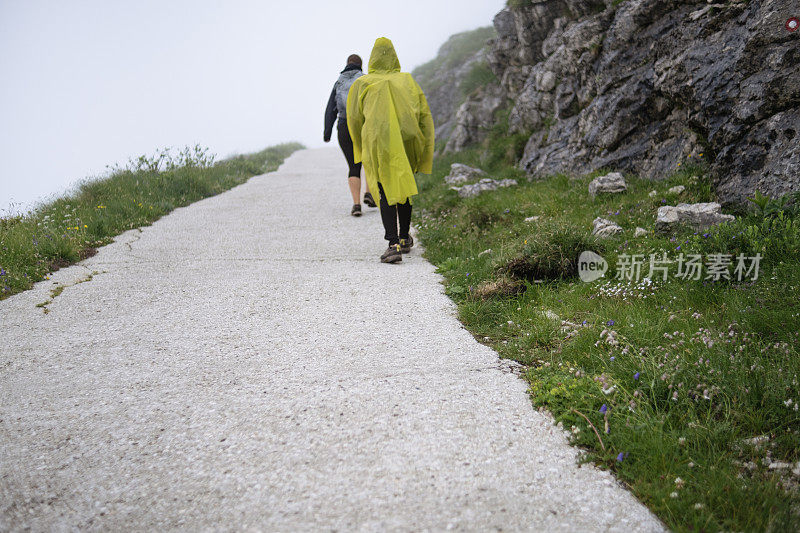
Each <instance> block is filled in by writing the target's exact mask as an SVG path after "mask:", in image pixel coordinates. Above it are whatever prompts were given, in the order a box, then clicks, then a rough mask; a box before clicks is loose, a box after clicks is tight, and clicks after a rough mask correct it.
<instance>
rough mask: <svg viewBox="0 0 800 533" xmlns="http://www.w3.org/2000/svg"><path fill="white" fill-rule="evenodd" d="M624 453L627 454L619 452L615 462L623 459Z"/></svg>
mask: <svg viewBox="0 0 800 533" xmlns="http://www.w3.org/2000/svg"><path fill="white" fill-rule="evenodd" d="M626 455H627V454H625V453H622V452H619V455H617V462H618V463H621V462H622V460H623V459H625V456H626Z"/></svg>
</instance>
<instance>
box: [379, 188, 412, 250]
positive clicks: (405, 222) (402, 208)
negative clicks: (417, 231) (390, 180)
mask: <svg viewBox="0 0 800 533" xmlns="http://www.w3.org/2000/svg"><path fill="white" fill-rule="evenodd" d="M378 189H380V192H381V221H383V229H384V231H385V232H386V234H385V235H384V236H383V238H384V239H386V240H387V241H389V246H392V245H395V244H400V239H408V231H409V230H410V229H411V201H410V200H406V203H404V204H396V205H389V203H388V202H387V201H386V194H385V193H384V192H383V185H381V184H380V183H378ZM398 219H399V221H400V232H399V234H398V231H397V222H398Z"/></svg>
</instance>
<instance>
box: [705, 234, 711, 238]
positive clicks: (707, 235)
mask: <svg viewBox="0 0 800 533" xmlns="http://www.w3.org/2000/svg"><path fill="white" fill-rule="evenodd" d="M710 236H711V234H710V233H703V237H705V238H706V239H708V238H709V237H710Z"/></svg>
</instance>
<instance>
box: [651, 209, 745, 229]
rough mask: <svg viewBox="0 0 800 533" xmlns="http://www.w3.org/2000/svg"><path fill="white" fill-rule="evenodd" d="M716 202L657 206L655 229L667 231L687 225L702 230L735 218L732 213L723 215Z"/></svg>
mask: <svg viewBox="0 0 800 533" xmlns="http://www.w3.org/2000/svg"><path fill="white" fill-rule="evenodd" d="M721 209H722V206H720V205H719V204H718V203H717V202H706V203H699V204H678V205H676V206H673V205H665V206H662V207H659V208H658V215H657V216H656V231H660V232H667V231H670V230H671V229H673V228H674V227H676V226H680V225H688V226H691V227H693V228H694V229H696V230H704V229H707V228H710V227H711V226H715V225H717V224H722V223H723V222H730V221H732V220H735V219H736V217H734V216H733V215H725V214H723V213H722V211H721Z"/></svg>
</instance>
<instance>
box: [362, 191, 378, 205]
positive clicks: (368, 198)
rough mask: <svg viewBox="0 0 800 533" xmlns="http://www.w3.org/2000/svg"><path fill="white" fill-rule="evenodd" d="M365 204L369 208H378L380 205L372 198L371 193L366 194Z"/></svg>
mask: <svg viewBox="0 0 800 533" xmlns="http://www.w3.org/2000/svg"><path fill="white" fill-rule="evenodd" d="M364 203H365V204H367V207H378V204H376V203H375V199H374V198H373V197H372V194H371V193H368V192H367V193H364Z"/></svg>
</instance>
